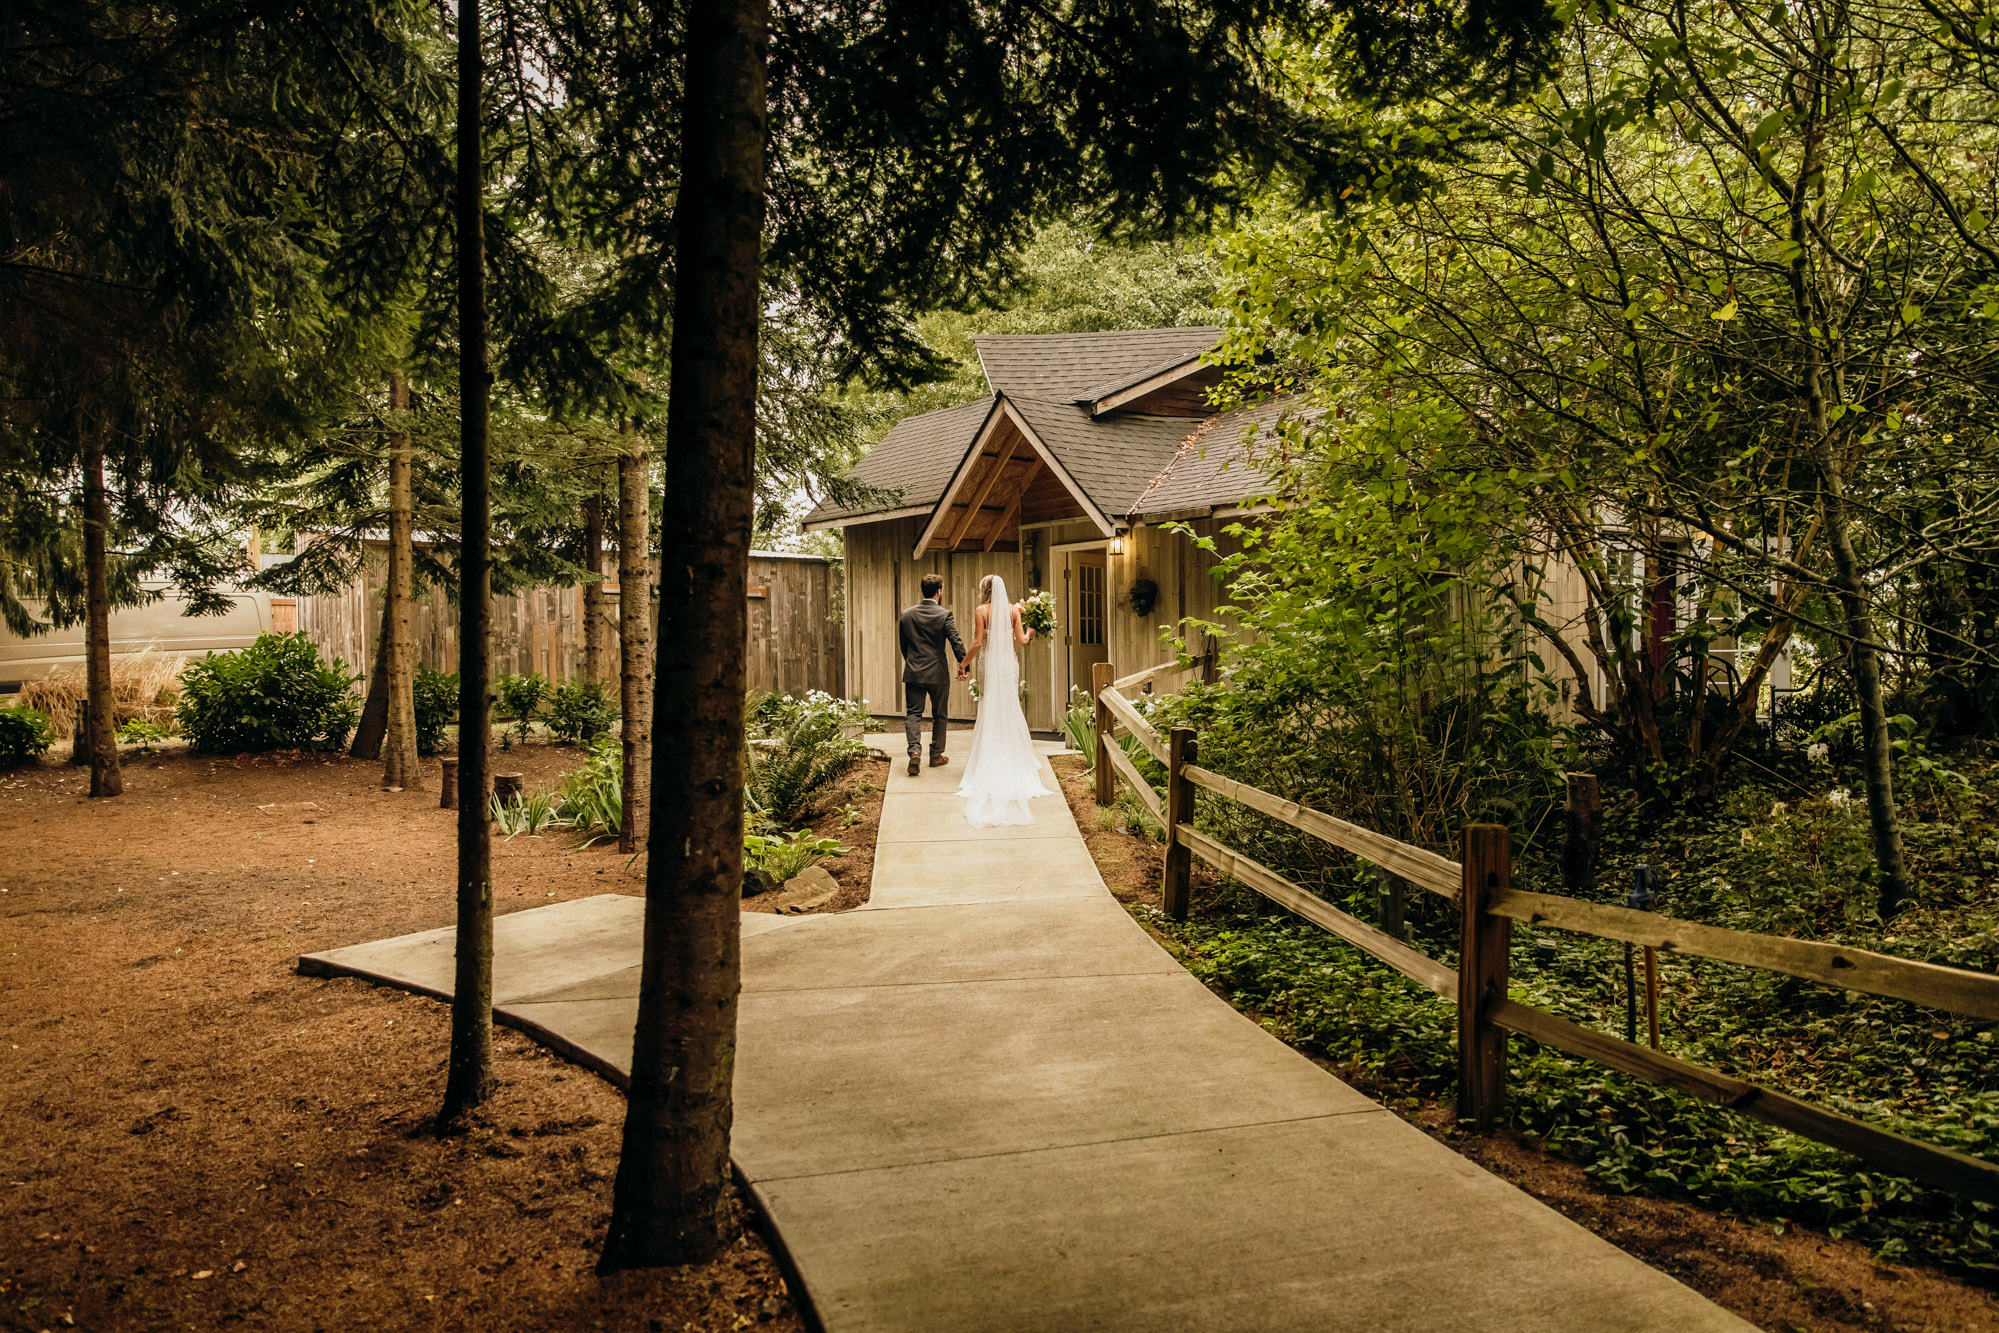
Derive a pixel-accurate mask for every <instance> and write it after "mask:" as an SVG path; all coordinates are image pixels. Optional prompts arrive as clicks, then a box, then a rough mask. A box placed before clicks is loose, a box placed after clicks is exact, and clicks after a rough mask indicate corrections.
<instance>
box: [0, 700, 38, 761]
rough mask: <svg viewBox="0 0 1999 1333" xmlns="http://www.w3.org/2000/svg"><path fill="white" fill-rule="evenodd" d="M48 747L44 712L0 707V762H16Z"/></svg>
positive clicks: (32, 756)
mask: <svg viewBox="0 0 1999 1333" xmlns="http://www.w3.org/2000/svg"><path fill="white" fill-rule="evenodd" d="M48 748H49V719H48V716H47V715H46V714H44V713H42V712H40V711H38V710H36V709H33V708H0V764H18V763H20V762H22V761H23V760H26V759H33V758H35V757H37V756H38V755H41V754H43V753H44V752H46V751H47V750H48Z"/></svg>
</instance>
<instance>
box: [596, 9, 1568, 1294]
mask: <svg viewBox="0 0 1999 1333" xmlns="http://www.w3.org/2000/svg"><path fill="white" fill-rule="evenodd" d="M607 9H608V11H610V12H613V13H615V16H616V24H617V26H615V27H614V29H613V30H612V31H607V32H606V33H604V34H603V35H604V37H605V39H606V40H607V41H608V42H610V43H611V45H612V47H613V48H615V49H616V50H617V51H618V52H619V53H620V54H621V55H622V54H623V53H624V52H625V51H628V50H630V49H631V44H632V43H633V42H634V41H638V42H650V43H652V48H651V49H652V51H653V52H654V53H655V55H656V56H663V55H665V54H666V53H668V52H672V53H674V54H676V55H678V56H679V57H680V58H679V60H678V61H677V62H676V63H675V68H677V69H679V70H681V71H684V73H683V75H682V81H681V86H680V88H679V90H678V92H679V94H680V95H679V97H678V98H675V99H673V100H672V102H671V104H670V105H671V106H672V108H673V109H674V110H676V111H677V112H678V115H677V118H675V119H677V123H659V122H649V121H648V116H649V115H650V114H651V111H650V110H649V108H651V107H657V106H658V105H659V89H658V88H657V87H656V86H655V84H656V80H657V79H658V78H659V77H660V76H659V75H657V74H656V73H653V72H651V71H650V70H649V71H648V72H647V73H646V74H645V75H643V76H641V77H640V78H639V79H638V80H636V82H637V83H639V84H640V85H642V86H643V88H644V92H643V97H644V99H645V100H644V101H639V100H636V99H634V100H622V99H621V97H620V94H621V93H628V92H629V90H627V89H620V88H617V87H616V78H617V69H616V67H615V65H614V62H611V61H610V58H609V57H605V58H603V60H601V61H600V62H599V63H598V64H597V65H596V66H593V68H592V71H591V72H592V73H593V74H598V75H601V77H600V78H598V80H597V82H595V83H590V82H589V81H588V80H577V81H575V82H574V83H573V84H572V85H571V86H572V88H573V89H574V90H575V91H576V93H577V95H578V96H579V98H585V99H593V100H594V99H599V98H602V99H605V100H604V101H603V102H602V105H601V111H600V114H601V116H602V118H603V122H604V124H605V125H606V126H608V127H610V128H611V132H610V133H608V134H607V135H606V136H604V137H605V140H606V145H605V148H604V150H603V151H604V153H605V154H606V155H607V156H608V155H609V154H613V153H617V152H619V151H621V149H623V148H625V147H628V146H630V147H641V146H655V147H656V146H658V145H662V144H664V143H666V142H668V141H669V139H670V140H672V141H674V142H677V143H678V144H679V145H681V149H682V151H681V153H680V155H679V156H678V158H677V159H669V160H673V161H675V162H676V165H677V166H678V171H679V175H678V185H679V193H678V195H677V198H676V203H675V209H674V212H673V216H672V218H671V228H670V232H669V234H668V236H667V239H668V240H669V241H670V242H671V243H672V244H673V245H674V246H675V247H676V248H675V249H674V251H673V254H672V257H673V263H674V269H673V273H674V307H673V358H672V360H673V366H672V375H673V378H672V384H671V391H670V393H669V396H668V411H669V418H668V427H667V457H666V468H667V472H666V483H665V488H664V489H665V493H666V496H667V503H668V504H669V506H671V508H670V509H669V510H668V511H667V514H666V519H665V532H664V540H666V541H667V542H669V543H671V551H670V554H669V556H668V558H667V559H666V561H665V563H666V565H667V567H669V568H670V569H672V570H673V571H674V575H673V577H671V578H667V579H664V580H663V581H662V586H661V606H660V647H661V653H660V662H659V669H658V675H657V681H658V685H657V694H656V702H655V713H654V720H655V724H656V726H657V727H658V728H659V730H660V732H661V733H662V734H667V735H671V736H672V737H673V740H674V743H673V744H671V745H666V746H661V747H659V748H658V749H657V750H656V751H655V755H654V768H653V804H654V809H653V825H652V830H651V836H650V841H649V852H648V867H647V879H646V898H647V908H646V931H645V942H646V959H645V966H644V969H643V980H642V983H641V990H640V997H639V1019H638V1037H637V1042H636V1045H635V1047H634V1051H633V1065H632V1084H631V1091H630V1109H629V1111H628V1113H627V1118H626V1125H625V1138H624V1156H623V1158H622V1160H621V1161H620V1164H619V1171H618V1178H617V1186H616V1191H615V1195H614V1202H613V1212H612V1220H611V1230H610V1235H609V1238H608V1240H607V1242H606V1248H605V1253H604V1257H603V1267H605V1268H606V1269H619V1268H627V1267H633V1266H638V1265H645V1264H657V1263H676V1262H687V1261H690V1260H695V1259H701V1258H705V1257H708V1256H710V1255H712V1254H714V1253H716V1252H718V1251H719V1250H720V1248H721V1247H722V1246H724V1245H725V1244H727V1242H728V1240H729V1239H730V1237H731V1235H732V1234H733V1227H734V1222H733V1219H732V1217H731V1214H730V1210H729V1208H728V1195H727V1191H728V1182H729V1173H728V1155H727V1150H728V1134H729V1125H730V1117H731V1103H730V1078H731V1073H732V1070H733V1065H734V1042H735V1012H736V1009H735V1006H736V994H737V970H738V964H739V938H738V925H739V923H738V914H737V897H738V895H739V893H740V882H741V874H742V802H741V794H740V788H741V776H742V744H743V737H742V702H743V698H742V691H743V681H744V656H745V642H744V640H745V636H746V623H745V614H744V609H743V602H742V586H743V581H744V579H745V578H746V577H747V571H748V550H749V536H750V528H751V522H752V517H753V487H754V468H753V460H754V458H755V451H756V443H757V438H756V417H755V409H756V397H755V393H754V389H755V373H754V372H755V364H756V347H757V336H758V330H759V325H760V323H761V322H762V321H763V318H764V311H765V309H766V308H767V306H766V301H765V296H764V293H765V291H766V290H767V289H768V288H769V286H770V285H771V276H772V275H773V274H775V275H778V276H779V277H781V279H782V281H783V283H784V284H785V285H787V286H788V287H789V288H790V289H791V290H792V291H794V292H795V293H796V296H797V299H798V301H799V302H800V303H802V304H803V305H804V306H806V307H807V308H809V309H813V310H817V311H822V312H825V314H826V316H827V317H828V318H829V320H830V321H831V322H832V327H833V328H835V329H836V330H837V331H838V333H839V334H840V335H841V336H842V338H843V340H844V341H843V342H842V344H841V346H842V348H843V351H844V356H845V361H846V364H847V367H848V368H850V369H854V370H861V369H864V368H871V369H873V370H875V371H876V372H878V373H880V374H882V375H883V376H885V377H888V378H890V379H899V380H901V381H904V382H907V381H909V380H912V379H914V378H919V377H921V376H923V375H925V374H934V373H936V372H937V371H938V370H939V369H940V367H939V366H938V365H937V363H936V359H935V358H934V357H932V356H931V355H929V354H928V352H927V349H925V348H924V347H923V346H922V345H921V343H920V341H919V340H917V339H916V338H915V336H914V335H913V334H912V332H911V331H910V330H909V328H908V325H907V319H906V313H905V312H906V311H908V310H909V309H911V308H914V307H921V306H924V305H929V304H938V303H948V302H951V301H966V300H970V299H974V298H975V297H976V296H977V295H978V294H979V293H980V292H981V291H982V290H984V289H986V288H987V287H988V285H989V284H991V283H993V282H995V281H996V280H999V279H1001V278H1003V277H1004V276H1005V275H1006V272H1007V269H1008V265H1009V260H1010V256H1011V255H1012V254H1013V252H1014V251H1015V250H1016V249H1017V248H1018V246H1019V244H1020V243H1021V242H1022V240H1023V239H1024V238H1025V237H1026V236H1027V235H1028V234H1029V233H1030V232H1031V230H1032V228H1033V226H1034V224H1035V223H1036V222H1037V221H1039V220H1041V219H1043V218H1045V217H1046V216H1048V214H1049V212H1050V211H1051V210H1052V209H1054V208H1058V207H1067V206H1076V205H1083V204H1087V205H1089V206H1090V207H1091V208H1092V209H1094V210H1096V212H1097V216H1099V217H1101V218H1102V219H1103V220H1104V221H1105V222H1106V223H1111V222H1113V221H1115V222H1117V223H1120V224H1122V225H1125V226H1130V227H1135V228H1141V229H1151V230H1155V231H1170V230H1172V229H1174V228H1176V227H1179V226H1184V225H1187V224H1189V223H1191V222H1195V221H1198V220H1200V219H1203V218H1205V217H1208V216H1211V215H1212V214H1213V213H1214V212H1215V211H1216V210H1217V209H1221V208H1226V207H1228V206H1230V205H1231V204H1232V203H1234V202H1236V201H1238V200H1240V199H1241V198H1242V197H1243V196H1244V192H1245V191H1247V190H1250V189H1253V188H1255V181H1256V177H1257V176H1258V174H1259V172H1260V171H1266V170H1270V169H1274V168H1276V167H1277V166H1279V165H1282V166H1284V167H1286V168H1288V169H1290V170H1291V171H1292V172H1294V173H1295V174H1296V175H1297V176H1299V177H1300V178H1301V179H1303V180H1304V181H1306V182H1307V183H1308V187H1309V188H1311V189H1313V190H1314V191H1317V192H1320V193H1324V192H1327V191H1331V192H1333V193H1337V192H1338V190H1339V189H1341V188H1345V187H1346V186H1348V185H1351V184H1354V183H1356V182H1357V181H1358V180H1359V179H1361V178H1362V173H1364V172H1366V173H1368V174H1372V173H1371V172H1370V167H1371V166H1372V165H1373V164H1374V163H1375V162H1376V161H1377V160H1378V159H1380V158H1382V157H1384V156H1386V155H1389V154H1392V153H1395V152H1397V151H1398V148H1397V147H1396V146H1395V145H1391V144H1387V143H1380V142H1375V141H1372V140H1370V139H1368V138H1367V137H1366V136H1362V135H1356V134H1354V133H1351V132H1349V131H1347V130H1345V129H1343V128H1342V126H1341V125H1340V124H1338V123H1336V122H1334V121H1333V120H1331V119H1326V118H1315V117H1313V116H1310V115H1307V114H1305V113H1303V112H1301V111H1299V110H1298V109H1297V107H1298V103H1296V102H1294V101H1292V100H1288V99H1287V97H1286V96H1285V92H1286V90H1285V88H1284V86H1283V78H1282V70H1281V67H1280V65H1279V64H1278V62H1276V61H1274V60H1272V59H1271V58H1270V50H1269V48H1270V44H1271V42H1272V41H1273V40H1274V39H1275V36H1276V34H1277V32H1278V31H1280V30H1281V29H1283V28H1285V27H1287V26H1288V27H1290V28H1291V29H1293V30H1294V31H1296V32H1299V33H1300V34H1303V35H1308V36H1312V37H1317V38H1322V39H1323V40H1324V41H1325V42H1327V43H1328V44H1329V45H1332V46H1334V47H1337V48H1339V49H1341V50H1344V51H1348V52H1350V53H1351V54H1352V55H1353V57H1354V61H1355V64H1356V67H1357V68H1358V69H1359V70H1360V71H1361V73H1362V78H1363V79H1364V80H1366V81H1367V82H1366V84H1365V86H1366V87H1367V89H1368V91H1370V92H1373V93H1396V94H1409V93H1416V92H1420V91H1422V90H1423V89H1425V88H1429V87H1434V86H1436V85H1437V84H1438V82H1439V81H1442V80H1450V81H1452V82H1454V83H1457V84H1459V85H1463V86H1467V87H1474V88H1482V89H1484V90H1486V91H1488V92H1490V93H1494V94H1506V93H1510V92H1514V91H1518V90H1519V89H1520V88H1521V87H1523V86H1525V85H1526V84H1527V83H1528V82H1529V81H1530V80H1531V78H1532V77H1533V76H1534V75H1536V74H1538V73H1539V70H1540V66H1541V64H1542V63H1543V62H1544V61H1545V59H1546V57H1547V54H1548V43H1549V39H1550V37H1551V36H1552V33H1553V31H1554V29H1555V24H1554V19H1553V16H1552V14H1551V13H1550V11H1549V10H1548V9H1546V8H1545V7H1544V6H1542V5H1539V4H1533V3H1527V4H1521V5H1518V6H1504V5H1502V6H1482V7H1478V8H1476V9H1469V10H1464V11H1459V10H1455V9H1447V8H1443V7H1431V8H1421V9H1411V8H1409V7H1406V6H1400V5H1376V4H1371V3H1366V2H1364V0H1363V2H1361V3H1348V4H1345V5H1342V6H1338V7H1337V10H1338V12H1333V11H1332V10H1331V9H1325V10H1322V9H1320V8H1318V7H1312V6H1305V5H1302V4H1297V5H1294V4H1282V3H1279V4H1269V3H1250V4H1242V5H1235V4H1224V5H1219V6H1213V7H1206V8H1202V9H1200V10H1198V11H1196V10H1193V9H1188V8H1183V7H1175V6H1165V5H1159V6H1155V5H1150V4H1141V5H1136V6H1134V5H1130V4H1123V3H1119V4H1111V3H1103V4H1098V3H1092V2H1091V0H1077V2H1075V3H1070V4H1065V5H1063V6H1061V7H1059V8H1057V9H1044V8H1021V7H1016V6H1012V5H991V6H986V5H981V4H961V5H954V6H949V7H947V8H946V9H945V10H943V11H942V12H940V11H939V10H938V9H937V8H936V6H935V5H931V4H923V5H918V4H915V3H907V4H904V3H896V2H893V0H892V2H891V3H888V4H877V5H868V6H845V5H835V6H831V7H819V8H811V9H807V8H805V7H802V6H801V7H797V8H787V9H786V10H785V11H784V12H783V14H782V16H781V19H780V21H779V22H778V23H777V24H776V25H775V31H776V32H777V34H778V39H777V40H776V41H775V43H772V40H771V36H770V34H771V32H772V31H773V26H772V24H771V19H770V7H769V4H768V0H730V2H729V3H718V4H715V5H710V6H697V7H694V9H693V10H692V12H690V13H689V14H688V15H687V18H686V23H687V26H686V29H685V32H684V36H683V34H682V33H681V32H680V31H678V30H676V29H674V28H673V27H672V24H673V23H674V21H675V20H676V19H677V17H678V16H677V15H674V14H672V13H670V12H669V11H665V10H651V11H650V12H648V13H640V14H633V13H629V12H627V11H625V10H623V9H621V8H618V7H615V6H613V7H607ZM767 51H768V53H766V52H767ZM628 63H630V64H632V65H636V64H638V63H641V62H637V61H628ZM665 63H666V62H665V61H664V60H658V61H657V62H656V64H655V65H654V66H653V68H654V69H656V68H657V66H658V65H664V64H665ZM607 66H610V67H611V72H610V73H605V72H604V71H605V69H606V68H607ZM769 126H776V127H781V128H780V129H779V131H778V132H777V133H776V135H775V136H774V137H771V139H770V142H768V143H767V142H766V140H767V127H769ZM1406 142H1407V147H1406V149H1403V150H1401V151H1407V152H1413V153H1417V154H1422V153H1429V154H1442V153H1447V152H1449V151H1451V150H1450V149H1449V147H1448V143H1449V140H1447V139H1446V138H1445V137H1444V136H1443V135H1442V134H1441V133H1439V134H1436V135H1423V134H1415V135H1412V136H1410V137H1409V138H1408V140H1407V141H1406ZM657 156H663V154H659V155H657ZM624 160H625V161H627V162H631V163H635V164H638V163H647V162H650V161H651V160H654V158H649V157H647V156H646V155H645V154H643V153H639V152H633V153H630V154H628V155H627V156H626V157H625V159H624ZM766 160H768V162H769V170H768V171H766V165H765V164H766ZM636 169H637V170H642V169H643V167H642V166H641V167H637V168H636ZM766 220H767V221H768V224H769V229H770V235H769V238H768V242H767V243H760V242H763V241H764V238H763V230H764V224H765V222H766ZM641 252H642V253H652V254H655V255H656V254H657V253H658V251H657V250H656V249H653V248H649V247H641ZM766 264H768V265H769V269H768V271H767V270H766V269H765V267H764V266H765V265H766ZM616 277H617V279H618V280H619V281H621V282H627V283H629V282H630V281H631V280H632V279H634V278H635V277H636V278H640V279H643V278H645V277H646V275H644V274H643V273H636V272H635V271H634V269H633V268H632V267H631V266H629V265H628V266H626V267H625V268H624V269H623V270H622V271H621V272H620V273H619V274H618V275H616ZM644 289H645V288H644V284H643V282H641V283H640V285H639V287H638V290H641V291H642V290H644ZM624 290H626V291H628V292H629V291H631V290H633V289H632V288H631V287H630V286H627V287H626V288H624ZM626 304H627V305H628V306H636V305H637V304H639V302H638V301H637V300H635V299H632V298H630V297H628V298H627V300H626Z"/></svg>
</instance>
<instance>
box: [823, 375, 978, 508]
mask: <svg viewBox="0 0 1999 1333" xmlns="http://www.w3.org/2000/svg"><path fill="white" fill-rule="evenodd" d="M992 410H993V404H992V400H991V399H984V400H981V401H979V402H976V403H965V404H962V405H960V406H958V407H942V408H939V409H938V410H936V411H935V412H925V413H924V414H923V415H922V416H917V417H906V418H904V419H903V420H901V421H898V422H896V423H895V426H894V427H893V428H892V429H891V430H890V431H889V433H888V434H886V435H884V436H882V438H881V443H879V444H877V445H876V446H875V447H874V448H872V449H870V450H868V452H867V454H866V456H865V457H863V458H862V459H861V461H860V462H858V463H856V464H854V467H853V470H852V471H850V472H849V473H848V474H847V475H848V477H850V478H851V479H852V480H854V481H857V482H859V483H860V484H862V485H863V486H872V487H879V488H881V489H883V490H886V491H889V492H891V493H892V495H893V498H892V499H883V500H879V501H877V502H875V503H871V504H861V505H856V506H854V507H853V508H843V507H842V506H840V505H837V504H834V503H832V502H831V501H828V502H826V503H824V504H821V505H820V506H819V507H818V508H816V509H814V510H813V511H812V512H811V513H809V514H807V515H806V516H805V521H806V522H807V523H824V522H826V521H827V520H829V519H841V518H857V517H860V516H861V515H864V514H881V513H887V512H889V511H891V510H895V509H909V508H914V507H915V506H917V505H934V504H936V503H937V501H938V499H939V498H941V497H942V496H943V494H944V488H945V487H946V486H948V485H950V484H951V474H952V473H953V472H955V471H957V468H958V462H959V460H960V459H962V458H963V457H964V456H965V450H966V449H967V448H969V447H970V446H971V443H972V440H973V439H974V438H975V437H976V436H977V435H978V433H979V427H981V426H983V425H984V424H985V421H986V416H987V414H988V413H990V412H991V411H992Z"/></svg>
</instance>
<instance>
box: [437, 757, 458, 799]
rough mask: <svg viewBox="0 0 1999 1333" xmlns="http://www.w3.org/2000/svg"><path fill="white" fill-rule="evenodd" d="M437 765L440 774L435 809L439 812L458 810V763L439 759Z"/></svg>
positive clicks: (454, 760) (453, 760)
mask: <svg viewBox="0 0 1999 1333" xmlns="http://www.w3.org/2000/svg"><path fill="white" fill-rule="evenodd" d="M438 765H439V767H440V769H441V773H440V776H439V778H438V783H437V787H438V790H437V808H438V809H440V810H456V809H457V808H458V761H457V760H456V759H440V760H439V761H438Z"/></svg>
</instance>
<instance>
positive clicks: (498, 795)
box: [493, 773, 521, 801]
mask: <svg viewBox="0 0 1999 1333" xmlns="http://www.w3.org/2000/svg"><path fill="white" fill-rule="evenodd" d="M520 794H521V775H520V774H518V773H495V774H494V775H493V797H494V799H495V800H500V801H511V800H514V799H516V798H517V797H519V796H520Z"/></svg>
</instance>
